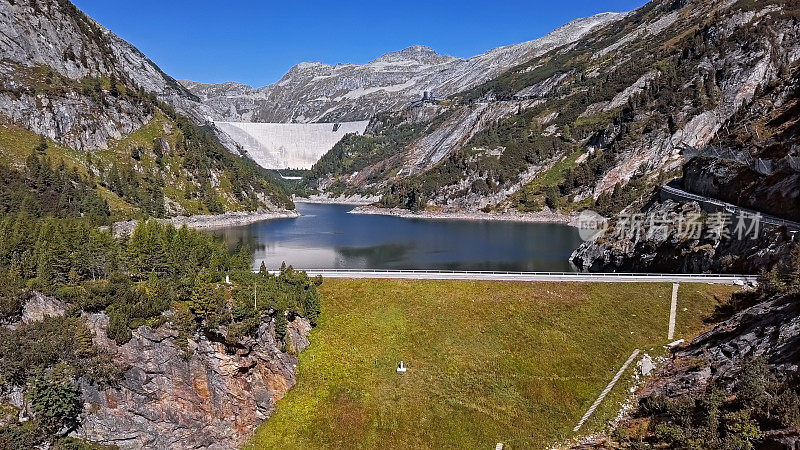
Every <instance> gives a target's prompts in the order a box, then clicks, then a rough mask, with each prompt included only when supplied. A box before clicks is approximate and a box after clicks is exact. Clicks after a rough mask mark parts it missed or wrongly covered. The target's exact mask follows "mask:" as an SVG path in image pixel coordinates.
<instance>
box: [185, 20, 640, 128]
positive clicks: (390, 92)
mask: <svg viewBox="0 0 800 450" xmlns="http://www.w3.org/2000/svg"><path fill="white" fill-rule="evenodd" d="M623 16H624V14H611V13H607V14H599V15H596V16H593V17H588V18H585V19H579V20H576V21H573V22H571V23H569V24H567V25H564V26H563V27H561V28H559V29H557V30H555V31H553V32H552V33H550V34H548V35H547V36H544V37H542V38H540V39H537V40H534V41H530V42H524V43H521V44H516V45H510V46H507V47H500V48H496V49H494V50H491V51H489V52H487V53H484V54H482V55H478V56H474V57H472V58H469V59H461V58H455V57H452V56H443V55H439V54H437V53H436V52H434V51H433V50H431V49H430V48H427V47H423V46H418V45H417V46H413V47H409V48H407V49H405V50H402V51H399V52H394V53H387V54H385V55H383V56H381V57H380V58H378V59H376V60H374V61H372V62H369V63H367V64H364V65H357V64H340V65H336V66H330V65H326V64H321V63H301V64H298V65H296V66H294V67H293V68H292V69H291V70H289V72H288V73H287V74H286V75H285V76H284V77H283V78H282V79H281V80H280V81H278V82H277V83H275V84H273V85H270V86H266V87H263V88H260V89H254V88H251V87H249V86H245V85H242V84H238V83H225V84H216V85H215V84H201V83H196V82H192V81H182V83H183V84H184V85H185V86H186V87H188V88H189V90H191V91H192V92H193V93H194V94H196V95H197V96H198V97H200V98H201V99H202V101H203V103H204V104H205V105H207V106H209V107H210V108H211V109H212V110H213V111H214V116H213V117H214V119H216V120H222V121H233V122H335V121H355V120H364V119H369V118H370V117H372V116H373V115H374V114H375V113H377V112H386V111H396V110H399V109H401V108H403V107H405V106H407V105H408V104H409V103H411V102H412V101H415V100H418V99H420V98H421V96H422V93H423V92H424V91H430V92H433V93H434V94H435V95H436V96H438V97H440V98H441V97H445V96H448V95H451V94H454V93H457V92H460V91H463V90H465V89H468V88H471V87H473V86H476V85H478V84H480V83H482V82H484V81H487V80H490V79H492V78H494V77H495V76H497V75H499V74H501V73H503V72H505V71H506V70H508V69H510V68H512V67H514V66H516V65H518V64H521V63H523V62H526V61H529V60H530V59H532V58H534V57H536V56H540V55H543V54H544V53H547V52H548V51H550V50H553V49H555V48H559V47H563V46H566V45H569V44H571V43H573V42H575V41H576V40H578V39H579V38H581V37H582V36H584V35H586V34H587V33H590V32H591V31H592V30H594V29H596V28H598V27H600V26H602V25H605V24H608V23H612V22H614V21H616V20H619V19H620V18H621V17H623Z"/></svg>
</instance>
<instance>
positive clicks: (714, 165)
mask: <svg viewBox="0 0 800 450" xmlns="http://www.w3.org/2000/svg"><path fill="white" fill-rule="evenodd" d="M781 72H782V74H778V76H777V77H775V78H774V79H772V81H770V82H769V83H767V84H766V85H764V87H762V88H759V89H758V90H757V92H756V93H755V95H754V97H753V99H752V101H751V102H749V103H748V105H747V106H746V107H743V108H741V109H740V110H739V111H738V112H737V113H736V114H734V115H733V116H731V117H730V118H728V119H727V120H725V121H724V122H722V123H721V124H720V125H719V131H718V132H717V133H716V134H715V135H714V137H713V138H712V139H711V140H710V142H709V143H708V145H706V146H703V147H700V148H689V149H686V150H685V151H684V152H683V153H684V157H685V158H686V159H687V160H688V161H687V162H686V164H685V165H684V166H683V168H682V172H683V176H682V177H681V178H680V179H679V180H676V181H677V183H675V184H676V185H677V186H678V187H679V188H681V189H683V190H685V191H687V192H690V193H692V194H696V195H700V196H703V197H707V198H712V199H718V200H722V201H725V202H728V203H730V204H733V205H737V206H741V207H744V208H748V209H750V210H753V211H758V212H760V213H763V214H768V215H771V216H774V217H777V218H780V219H786V220H788V221H794V222H797V221H798V220H800V152H799V151H800V110H798V105H800V81H798V80H799V79H800V78H798V76H800V67H798V66H797V65H796V64H795V65H793V66H789V67H786V68H785V69H783V70H781ZM648 199H650V200H651V201H650V202H648V203H647V204H645V205H643V206H642V205H633V206H632V207H630V208H628V212H630V213H641V214H642V215H643V217H653V216H663V215H664V214H668V215H676V214H677V213H680V212H683V213H686V212H687V211H695V213H700V212H701V210H702V209H701V207H700V205H698V204H697V203H696V202H690V203H689V204H688V205H680V204H676V203H674V202H672V201H662V199H661V198H660V197H659V196H658V195H656V196H653V197H652V198H650V197H648ZM706 209H707V208H706ZM707 212H708V213H712V212H711V211H707ZM730 219H731V221H732V222H733V224H732V225H733V226H735V225H736V223H737V217H736V215H733V217H731V218H730ZM674 224H677V222H676V223H674ZM676 231H677V230H676V229H675V228H674V227H673V228H672V229H671V230H670V232H669V233H667V234H663V235H659V236H646V235H643V236H639V237H635V238H632V237H624V236H614V235H612V236H608V237H604V238H602V239H598V240H596V241H592V242H587V243H585V244H584V245H582V246H581V247H580V248H579V249H578V250H577V251H576V252H575V254H573V260H574V262H575V263H576V264H577V265H578V266H579V267H581V268H583V269H585V270H596V271H609V270H610V271H614V270H647V271H650V270H652V271H668V272H675V271H677V272H704V271H713V272H726V271H727V272H739V273H759V272H761V271H769V270H770V269H772V268H778V267H780V266H785V265H786V261H787V260H788V257H789V253H790V251H791V248H792V247H791V245H792V243H793V242H794V241H795V240H796V234H797V226H793V227H789V228H787V227H774V226H771V227H769V226H766V224H765V225H764V226H762V230H761V232H760V236H759V237H758V238H756V239H738V236H735V235H734V236H730V237H727V238H724V236H722V238H721V237H720V236H712V237H711V238H708V237H707V236H706V235H705V234H704V236H703V237H702V238H700V239H693V238H692V239H687V238H685V237H682V236H680V235H679V234H678V233H677V232H676Z"/></svg>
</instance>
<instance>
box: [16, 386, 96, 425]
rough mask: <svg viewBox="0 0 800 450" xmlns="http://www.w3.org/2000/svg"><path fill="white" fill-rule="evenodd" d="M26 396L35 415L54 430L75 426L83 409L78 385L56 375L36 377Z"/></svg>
mask: <svg viewBox="0 0 800 450" xmlns="http://www.w3.org/2000/svg"><path fill="white" fill-rule="evenodd" d="M26 397H27V399H28V401H29V402H30V407H31V410H32V412H33V416H34V417H36V418H37V419H38V420H39V421H40V422H41V424H42V426H43V427H45V428H46V429H49V430H52V431H57V430H59V429H61V428H63V427H64V426H67V427H70V426H74V425H75V424H76V423H77V420H78V415H79V414H80V413H81V410H82V409H83V408H82V403H81V399H80V391H79V390H78V385H76V384H75V383H74V382H72V381H71V380H68V379H60V378H59V377H56V376H48V377H43V378H36V379H34V380H33V381H32V382H31V384H30V386H29V387H28V392H27V394H26Z"/></svg>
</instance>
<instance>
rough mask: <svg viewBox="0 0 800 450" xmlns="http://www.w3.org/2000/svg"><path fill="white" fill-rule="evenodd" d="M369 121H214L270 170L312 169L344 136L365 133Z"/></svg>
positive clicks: (257, 161)
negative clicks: (334, 122)
mask: <svg viewBox="0 0 800 450" xmlns="http://www.w3.org/2000/svg"><path fill="white" fill-rule="evenodd" d="M368 124H369V121H368V120H362V121H359V122H341V123H337V124H333V123H252V122H215V123H214V125H216V126H217V128H219V129H220V130H222V131H223V132H224V133H225V134H227V135H228V136H230V137H231V139H233V140H234V141H235V142H236V143H237V144H239V145H241V146H242V148H243V149H244V150H245V151H247V153H248V154H249V155H250V157H251V158H253V160H254V161H255V162H256V163H258V164H259V165H260V166H262V167H264V168H267V169H310V168H311V166H313V165H314V163H316V162H317V161H319V159H320V158H322V156H323V155H324V154H325V153H327V152H328V151H330V150H331V149H332V148H333V146H334V145H336V143H337V142H339V141H340V140H341V139H342V138H343V137H344V135H346V134H350V133H356V134H363V133H364V130H366V129H367V125H368Z"/></svg>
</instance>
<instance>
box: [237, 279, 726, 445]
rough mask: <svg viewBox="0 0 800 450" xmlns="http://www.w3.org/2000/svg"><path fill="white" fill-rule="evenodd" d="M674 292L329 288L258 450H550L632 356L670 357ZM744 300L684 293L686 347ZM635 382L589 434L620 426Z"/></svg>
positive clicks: (402, 285)
mask: <svg viewBox="0 0 800 450" xmlns="http://www.w3.org/2000/svg"><path fill="white" fill-rule="evenodd" d="M671 289H672V286H671V285H670V284H636V283H620V284H604V283H583V284H579V283H505V282H458V281H397V280H326V281H325V283H324V284H323V286H322V294H323V315H322V317H321V319H320V323H319V326H318V327H317V328H316V329H314V330H313V331H312V334H311V346H310V347H309V348H308V349H307V350H306V351H305V352H303V353H302V354H301V357H300V364H299V366H298V383H297V385H296V386H295V387H294V388H293V389H292V390H291V391H290V392H289V393H288V394H287V396H286V397H285V398H284V399H283V400H281V401H280V402H278V405H277V410H276V412H275V414H274V415H273V416H272V417H271V418H270V419H269V420H268V421H267V422H266V423H265V424H264V425H262V426H261V427H259V428H258V430H257V431H256V433H255V436H254V438H253V440H252V441H251V443H250V447H252V448H282V449H283V448H378V447H386V448H448V447H449V448H452V447H462V448H487V449H488V448H493V447H494V444H495V443H497V442H504V443H506V448H542V447H546V446H547V445H548V444H551V443H553V442H555V441H559V440H563V439H566V438H570V437H573V433H572V428H573V427H574V426H575V424H576V423H577V422H578V420H579V419H580V417H581V416H582V415H583V414H584V412H585V411H586V409H587V408H588V407H589V406H590V405H591V404H592V402H593V401H594V400H595V398H596V397H597V396H598V394H599V393H600V392H601V391H602V390H603V388H604V387H605V386H606V384H608V382H609V381H610V380H611V378H612V377H613V376H614V374H615V373H616V371H617V370H618V369H619V367H620V366H621V365H622V363H623V362H624V361H625V360H626V359H627V358H628V356H629V355H630V354H631V352H632V351H633V350H634V349H635V348H639V349H642V350H643V351H645V352H648V353H650V354H651V355H657V354H662V353H663V348H662V346H663V345H664V344H665V343H666V333H667V327H668V317H669V304H670V296H671ZM733 290H734V289H733V288H732V287H724V286H708V285H682V286H681V291H680V293H681V294H680V296H679V304H678V311H679V314H678V319H679V320H678V326H677V328H676V330H677V333H676V339H677V338H682V337H684V338H686V337H690V336H691V335H693V334H696V333H698V332H699V331H700V330H701V328H702V327H703V326H704V325H703V323H702V318H703V317H705V316H707V315H708V313H710V312H711V311H712V310H713V307H714V305H715V303H716V302H717V298H718V299H725V298H727V297H728V296H729V295H730V293H731V292H732V291H733ZM683 308H686V309H687V310H686V311H683ZM400 360H404V361H405V362H406V364H407V366H408V373H406V374H405V375H398V374H397V373H396V372H395V368H396V366H397V364H398V362H399V361H400ZM631 373H632V372H631V371H630V369H629V372H628V373H627V374H626V376H624V377H623V379H622V380H623V381H622V382H620V384H618V385H617V387H616V388H615V389H614V390H613V391H612V392H611V394H610V395H609V397H607V400H606V403H604V404H603V405H602V406H601V407H600V408H599V409H598V410H597V411H596V413H595V415H594V416H593V418H592V419H591V420H590V421H589V422H588V423H587V424H586V425H585V427H584V429H583V430H581V432H582V433H588V432H590V431H592V430H598V429H600V428H602V426H603V424H604V423H605V422H606V421H607V420H608V419H609V418H612V417H613V416H614V415H616V413H617V411H618V409H619V405H620V402H621V401H623V400H624V398H625V397H626V395H627V393H626V389H627V388H628V387H629V386H630V384H631V383H632V381H631Z"/></svg>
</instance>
